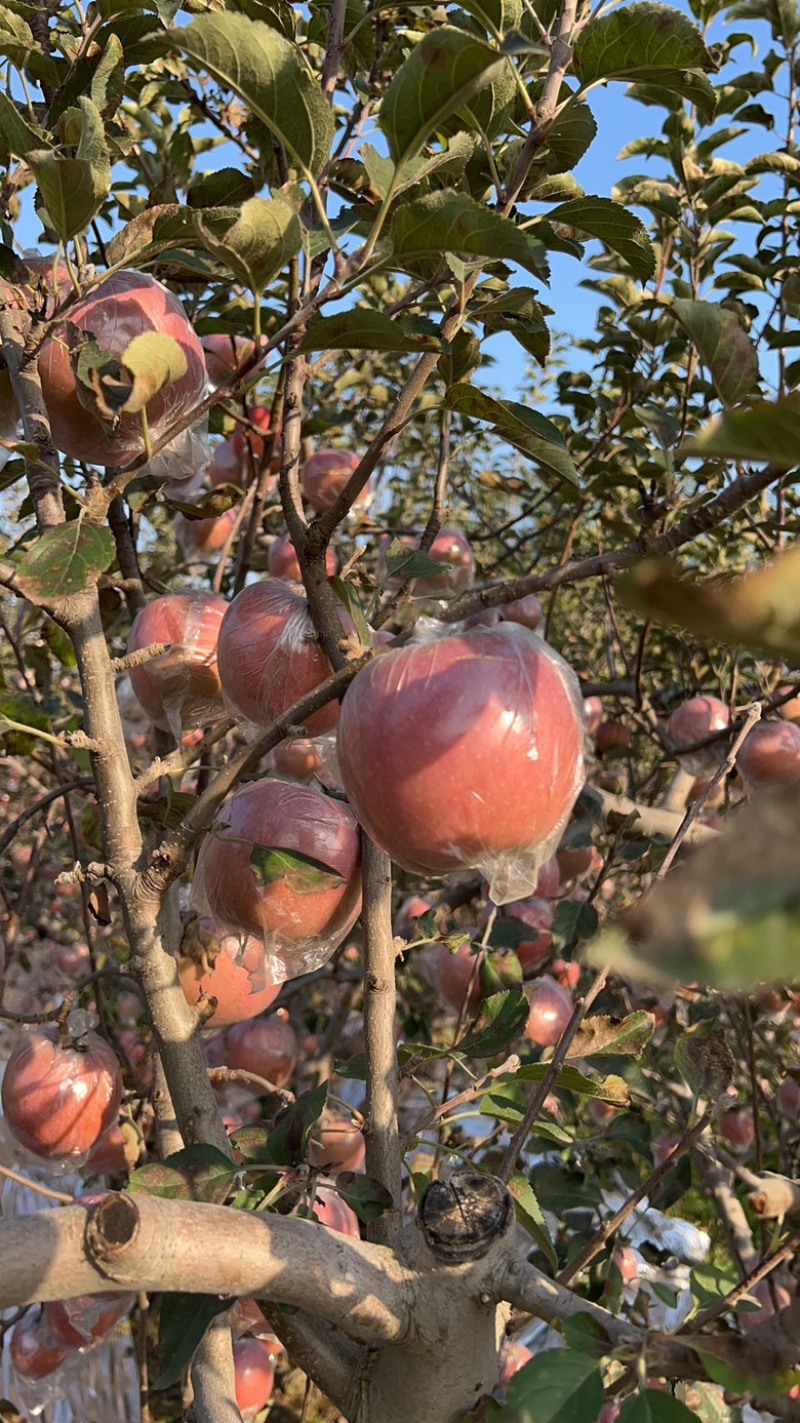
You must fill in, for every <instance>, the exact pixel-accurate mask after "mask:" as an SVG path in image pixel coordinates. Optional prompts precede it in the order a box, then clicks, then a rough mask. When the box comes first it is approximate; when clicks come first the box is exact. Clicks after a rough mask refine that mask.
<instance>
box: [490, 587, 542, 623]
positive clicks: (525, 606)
mask: <svg viewBox="0 0 800 1423" xmlns="http://www.w3.org/2000/svg"><path fill="white" fill-rule="evenodd" d="M500 611H501V613H502V615H503V620H504V621H505V622H507V623H522V626H523V627H525V628H530V630H531V632H535V631H536V629H537V628H538V626H539V624H540V623H541V621H542V605H541V603H540V602H539V599H538V598H537V596H536V594H535V593H527V594H526V595H525V597H524V598H515V599H514V601H513V603H503V606H502V608H501V610H500Z"/></svg>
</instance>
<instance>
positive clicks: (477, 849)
mask: <svg viewBox="0 0 800 1423" xmlns="http://www.w3.org/2000/svg"><path fill="white" fill-rule="evenodd" d="M338 754H339V768H340V772H341V776H342V783H343V785H344V788H345V792H346V794H347V797H348V799H349V801H350V804H351V805H352V807H353V809H354V811H355V813H356V815H357V816H358V818H359V820H360V821H361V824H362V825H363V826H364V829H365V830H366V831H367V833H368V834H369V835H370V836H371V838H372V839H373V840H374V841H375V842H376V843H377V844H378V845H379V846H380V847H381V849H383V850H384V851H385V853H386V854H388V855H389V856H390V857H391V858H392V859H393V860H394V861H395V863H396V864H398V865H400V866H401V867H402V868H403V869H406V870H410V871H411V872H412V873H414V874H424V875H428V874H433V875H440V874H447V873H449V872H450V871H452V870H460V869H465V868H475V869H479V870H482V871H483V873H484V874H486V876H487V878H490V879H492V880H493V884H492V891H491V892H492V896H493V898H495V899H498V900H506V901H508V900H513V899H517V898H519V887H520V884H522V885H527V884H529V883H530V877H531V869H532V864H535V863H536V862H537V860H541V859H542V856H543V854H547V851H548V848H549V846H550V843H551V841H552V838H553V837H554V835H556V834H557V833H558V832H559V829H560V827H561V826H562V825H563V824H564V822H565V821H566V819H567V817H568V815H569V812H570V810H571V808H572V805H573V803H574V801H575V798H576V796H577V794H578V791H579V790H580V787H581V785H582V784H583V779H584V763H583V716H582V713H581V703H580V697H579V694H578V689H577V682H576V680H575V677H574V674H573V673H572V671H571V669H570V668H569V667H568V666H567V664H566V662H564V661H563V660H562V659H561V658H560V657H559V656H558V654H557V653H556V652H554V651H553V650H552V648H549V647H548V646H547V644H546V643H544V642H542V641H541V639H540V638H538V637H536V635H535V634H534V633H532V632H530V631H529V630H528V629H527V628H523V627H520V626H519V625H518V624H516V623H501V624H500V625H499V626H498V627H496V628H475V629H473V630H472V631H471V632H466V633H460V634H457V635H456V636H453V637H442V638H436V639H434V640H433V641H429V642H418V643H409V644H407V645H406V646H405V647H400V648H396V649H391V650H390V651H388V652H386V653H384V654H382V655H381V656H380V657H378V658H376V659H375V660H374V662H372V663H370V664H368V665H367V666H366V667H365V668H364V669H363V671H361V672H359V673H358V675H357V676H356V677H355V678H354V680H353V682H352V683H351V685H350V687H349V688H348V690H347V692H346V693H345V696H344V701H343V704H342V711H341V717H340V723H339V733H338Z"/></svg>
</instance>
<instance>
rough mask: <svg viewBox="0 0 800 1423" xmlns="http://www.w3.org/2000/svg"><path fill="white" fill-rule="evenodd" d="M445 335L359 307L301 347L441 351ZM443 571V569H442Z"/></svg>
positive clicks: (312, 329)
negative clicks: (411, 328) (415, 328)
mask: <svg viewBox="0 0 800 1423" xmlns="http://www.w3.org/2000/svg"><path fill="white" fill-rule="evenodd" d="M443 347H444V342H443V340H442V338H441V336H437V335H435V334H434V333H433V332H431V334H430V335H427V334H426V333H425V332H414V331H409V330H408V329H407V328H406V327H405V326H404V325H403V323H402V321H399V320H397V319H395V320H393V319H392V318H391V317H390V316H387V315H386V314H385V312H383V311H373V310H371V309H369V308H367V307H363V306H356V307H353V308H352V309H351V310H350V311H340V312H339V314H338V315H337V316H318V317H317V318H316V320H315V321H312V322H311V324H310V326H309V328H308V331H307V332H306V334H305V336H304V337H303V340H302V342H301V344H300V346H299V347H298V348H297V349H298V351H299V352H301V353H303V352H306V351H441V350H442V349H443ZM439 572H441V568H440V569H439Z"/></svg>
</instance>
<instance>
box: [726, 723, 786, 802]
mask: <svg viewBox="0 0 800 1423" xmlns="http://www.w3.org/2000/svg"><path fill="white" fill-rule="evenodd" d="M736 765H737V767H738V769H739V771H740V772H741V775H742V777H743V779H744V783H745V786H746V787H747V789H748V790H750V791H757V790H763V789H764V788H765V787H767V786H783V785H788V784H789V783H790V782H792V781H796V780H800V726H798V725H797V724H796V722H793V721H760V722H758V723H757V724H756V725H755V726H754V727H753V729H752V731H749V732H748V733H747V736H746V738H745V740H744V742H743V743H742V745H741V746H740V748H739V754H738V756H737V758H736Z"/></svg>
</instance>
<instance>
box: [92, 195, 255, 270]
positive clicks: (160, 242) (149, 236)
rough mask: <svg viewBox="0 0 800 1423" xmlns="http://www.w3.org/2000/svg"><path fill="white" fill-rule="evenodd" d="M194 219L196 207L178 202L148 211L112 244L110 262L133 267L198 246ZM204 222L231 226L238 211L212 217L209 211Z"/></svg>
mask: <svg viewBox="0 0 800 1423" xmlns="http://www.w3.org/2000/svg"><path fill="white" fill-rule="evenodd" d="M195 217H196V212H195V210H194V209H193V208H190V207H182V206H180V205H179V204H178V203H161V204H159V205H158V206H157V207H152V208H146V209H145V211H144V212H141V213H139V215H138V216H137V217H135V218H134V219H133V221H132V222H129V223H127V224H126V226H125V227H123V229H122V231H121V232H118V233H117V235H116V237H114V238H113V239H112V241H111V242H110V243H109V247H108V260H109V262H113V263H114V264H115V265H116V263H118V262H126V263H128V264H131V263H133V262H134V261H139V262H141V261H142V260H143V259H144V258H145V257H150V256H152V255H154V254H155V253H158V252H164V251H167V250H168V249H169V248H170V247H199V246H200V245H201V238H200V234H199V232H198V231H197V227H196V224H195ZM205 219H206V221H208V222H210V221H212V220H215V219H218V220H219V221H220V222H221V223H224V222H225V221H227V222H228V223H231V222H234V221H235V220H236V210H235V208H222V209H215V210H214V211H213V214H212V212H209V211H206V212H205Z"/></svg>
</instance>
